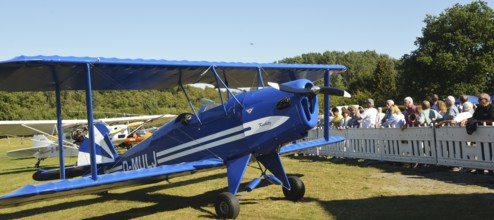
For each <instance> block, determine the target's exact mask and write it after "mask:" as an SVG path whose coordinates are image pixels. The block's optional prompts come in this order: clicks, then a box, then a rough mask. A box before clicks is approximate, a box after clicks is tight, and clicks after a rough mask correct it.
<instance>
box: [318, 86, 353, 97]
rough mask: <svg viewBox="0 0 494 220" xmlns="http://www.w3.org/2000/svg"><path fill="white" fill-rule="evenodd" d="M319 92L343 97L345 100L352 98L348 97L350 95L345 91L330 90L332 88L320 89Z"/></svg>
mask: <svg viewBox="0 0 494 220" xmlns="http://www.w3.org/2000/svg"><path fill="white" fill-rule="evenodd" d="M319 92H320V93H322V94H327V95H335V96H343V97H346V98H350V97H352V95H350V93H348V92H347V91H345V90H342V89H337V88H332V87H321V90H319Z"/></svg>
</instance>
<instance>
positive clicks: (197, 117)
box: [178, 71, 202, 125]
mask: <svg viewBox="0 0 494 220" xmlns="http://www.w3.org/2000/svg"><path fill="white" fill-rule="evenodd" d="M178 85H179V86H180V88H182V91H183V92H184V94H185V97H186V98H187V102H188V103H189V106H190V108H191V109H192V111H193V112H194V116H196V119H197V121H198V122H199V124H201V125H202V122H201V119H199V116H198V115H197V112H196V109H195V108H194V105H192V101H190V98H189V94H187V91H185V88H184V86H183V85H182V71H180V76H179V79H178Z"/></svg>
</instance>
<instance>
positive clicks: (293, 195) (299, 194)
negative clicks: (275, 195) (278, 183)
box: [283, 176, 305, 201]
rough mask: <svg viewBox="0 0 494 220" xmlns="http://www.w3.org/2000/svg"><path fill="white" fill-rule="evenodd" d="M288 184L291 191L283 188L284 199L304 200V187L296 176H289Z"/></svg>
mask: <svg viewBox="0 0 494 220" xmlns="http://www.w3.org/2000/svg"><path fill="white" fill-rule="evenodd" d="M288 182H289V183H290V186H291V189H290V190H288V189H286V188H285V187H283V194H284V195H285V198H286V199H288V200H291V201H298V200H300V199H302V198H304V195H305V185H304V182H302V180H301V179H300V178H299V177H297V176H289V177H288Z"/></svg>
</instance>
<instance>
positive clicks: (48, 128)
mask: <svg viewBox="0 0 494 220" xmlns="http://www.w3.org/2000/svg"><path fill="white" fill-rule="evenodd" d="M172 117H176V115H171V114H165V115H143V116H133V117H119V118H103V119H98V121H102V122H107V123H111V124H113V125H108V129H109V130H110V132H109V137H110V140H111V141H112V142H113V143H114V144H120V143H123V142H125V141H127V139H128V136H129V135H132V134H131V132H132V131H129V128H132V127H136V126H141V125H144V124H145V122H144V121H146V122H150V121H157V120H160V121H163V120H169V119H170V118H172ZM130 122H133V123H130ZM115 123H120V124H115ZM136 123H138V124H136ZM158 123H159V122H158ZM56 124H57V121H56V120H22V121H0V134H9V135H15V136H25V135H34V136H33V146H32V147H31V148H22V149H16V150H11V151H8V152H7V156H8V157H13V158H29V157H34V158H36V159H37V160H38V161H37V162H36V164H35V165H34V167H36V168H38V167H39V165H40V162H41V161H42V160H44V159H46V158H50V157H58V156H59V147H58V146H59V145H58V143H57V142H56V141H52V140H49V139H48V138H47V136H50V137H52V138H57V137H56V136H54V135H51V134H49V133H48V132H52V133H55V134H56V133H57V132H56ZM86 124H87V120H68V121H65V122H64V123H63V128H64V130H65V131H67V130H71V131H70V132H66V133H65V135H64V143H65V146H64V149H65V157H75V156H77V155H78V148H79V145H80V144H81V143H82V141H83V140H84V136H86V135H87V129H86ZM162 124H164V122H162ZM37 134H42V135H37ZM137 142H138V140H134V143H137Z"/></svg>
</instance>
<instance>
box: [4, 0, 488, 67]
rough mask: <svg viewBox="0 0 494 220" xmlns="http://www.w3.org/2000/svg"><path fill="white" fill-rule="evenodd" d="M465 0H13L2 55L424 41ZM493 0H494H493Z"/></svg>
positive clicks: (231, 53) (203, 55)
mask: <svg viewBox="0 0 494 220" xmlns="http://www.w3.org/2000/svg"><path fill="white" fill-rule="evenodd" d="M469 2H471V1H464V0H435V1H434V0H414V1H399V0H374V1H368V0H348V1H341V0H338V1H334V0H313V1H312V0H307V1H295V0H284V1H281V0H272V1H267V0H264V1H261V0H249V1H234V0H231V1H226V0H209V1H198V0H197V1H191V0H181V1H164V0H161V1H159V0H142V1H129V0H107V1H103V0H100V1H95V0H84V1H61V0H60V1H55V0H44V1H35V0H4V1H2V6H1V8H0V12H1V13H0V23H1V25H0V28H1V32H0V60H7V59H10V58H13V57H15V56H19V55H29V56H31V55H61V56H90V57H117V58H144V59H167V60H195V61H201V60H206V61H229V62H261V63H265V62H273V61H277V60H280V59H283V58H286V57H293V56H298V55H301V54H303V53H309V52H324V51H344V52H348V51H365V50H375V51H376V52H378V53H382V54H388V55H390V56H391V57H394V58H400V57H401V56H403V55H404V54H408V53H410V52H411V51H413V50H415V49H416V46H415V45H414V42H415V40H416V38H417V37H418V36H421V29H422V28H423V27H424V26H425V24H424V22H423V20H424V18H425V17H426V15H427V14H430V15H436V16H437V15H439V14H440V13H441V12H443V11H444V10H445V9H446V8H449V7H451V6H453V5H454V4H456V3H460V4H468V3H469ZM487 3H488V5H489V6H490V7H491V8H492V7H494V0H488V1H487Z"/></svg>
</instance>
